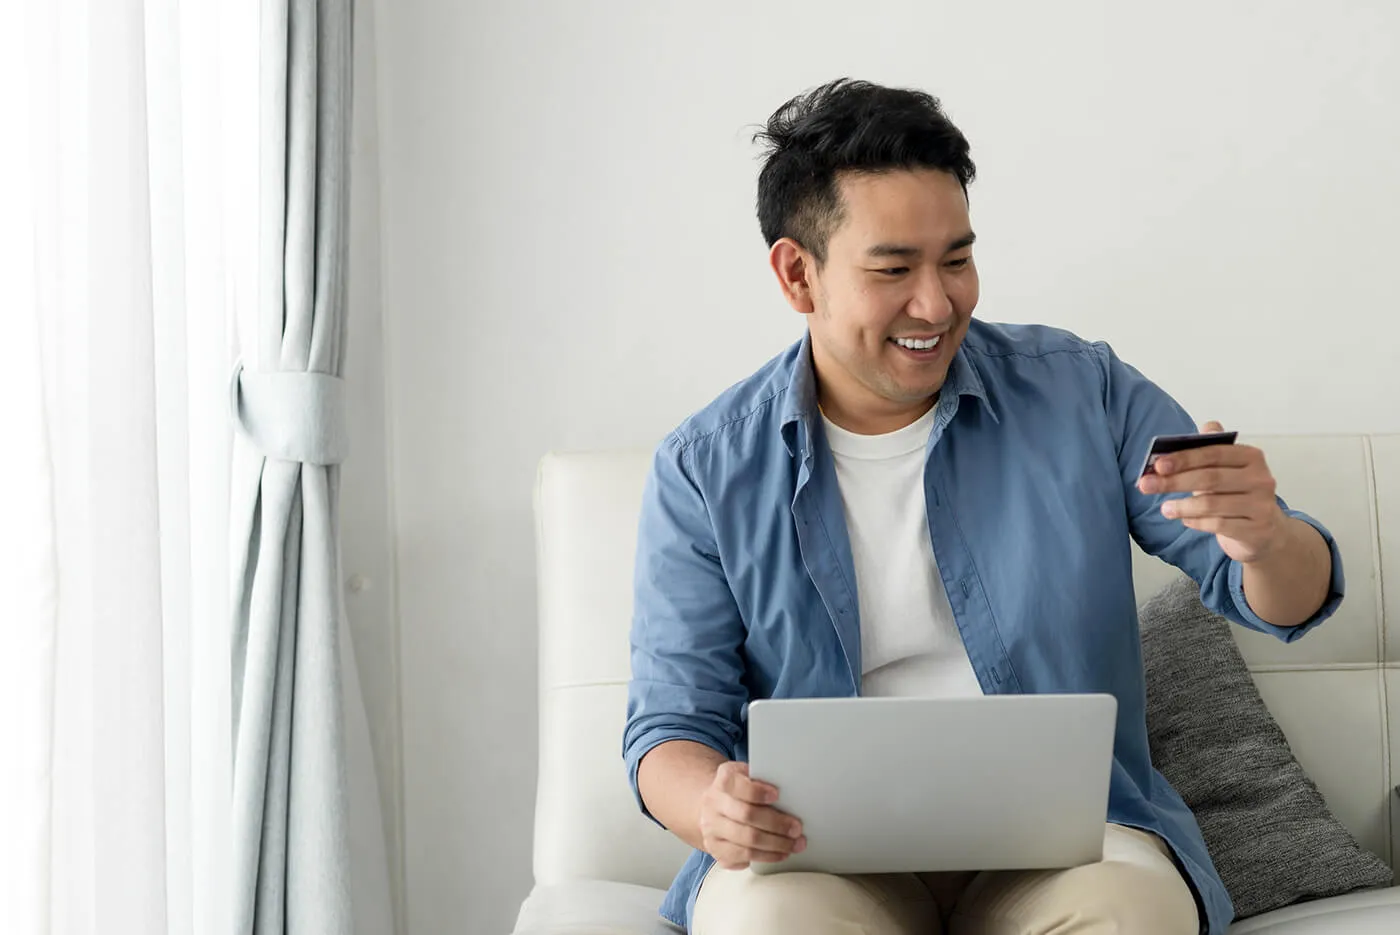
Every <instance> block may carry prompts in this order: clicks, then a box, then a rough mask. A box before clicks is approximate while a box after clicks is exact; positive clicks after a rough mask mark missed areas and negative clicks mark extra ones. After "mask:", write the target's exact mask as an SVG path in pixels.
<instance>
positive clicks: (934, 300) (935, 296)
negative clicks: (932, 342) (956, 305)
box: [908, 275, 953, 324]
mask: <svg viewBox="0 0 1400 935" xmlns="http://www.w3.org/2000/svg"><path fill="white" fill-rule="evenodd" d="M908 312H909V316H910V317H911V318H917V319H918V320H920V321H927V322H930V323H932V324H941V323H943V322H945V321H947V320H948V319H950V318H952V317H953V300H952V299H950V298H948V293H947V291H946V290H945V289H944V288H943V283H942V282H940V281H939V279H938V277H937V276H936V275H935V276H933V277H932V278H931V281H928V282H924V283H921V284H920V286H919V289H918V291H917V292H915V294H914V298H913V299H912V300H910V302H909V307H908Z"/></svg>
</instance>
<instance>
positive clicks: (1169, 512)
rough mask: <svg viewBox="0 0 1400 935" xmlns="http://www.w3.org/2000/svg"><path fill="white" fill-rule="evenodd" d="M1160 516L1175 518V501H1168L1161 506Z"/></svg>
mask: <svg viewBox="0 0 1400 935" xmlns="http://www.w3.org/2000/svg"><path fill="white" fill-rule="evenodd" d="M1162 515H1163V516H1175V515H1176V501H1175V500H1168V501H1167V502H1166V503H1164V504H1162Z"/></svg>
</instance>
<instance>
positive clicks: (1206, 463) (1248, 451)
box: [1153, 445, 1264, 475]
mask: <svg viewBox="0 0 1400 935" xmlns="http://www.w3.org/2000/svg"><path fill="white" fill-rule="evenodd" d="M1263 460H1264V452H1262V451H1260V450H1259V449H1258V448H1255V447H1254V446H1253V445H1207V446H1206V447H1204V448H1192V449H1190V450H1188V451H1173V452H1172V453H1171V454H1165V455H1162V456H1161V457H1160V458H1158V459H1157V460H1156V461H1155V462H1153V470H1155V471H1156V472H1157V473H1158V474H1164V475H1165V474H1176V473H1179V472H1181V471H1194V470H1197V469H1199V468H1206V467H1235V468H1240V467H1248V466H1249V465H1250V464H1253V463H1254V462H1255V461H1259V462H1262V461H1263Z"/></svg>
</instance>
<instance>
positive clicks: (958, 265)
mask: <svg viewBox="0 0 1400 935" xmlns="http://www.w3.org/2000/svg"><path fill="white" fill-rule="evenodd" d="M971 262H972V257H970V256H965V257H963V258H962V259H960V260H950V261H948V265H949V266H950V267H952V268H953V269H962V268H963V267H964V266H966V265H967V264H969V263H971Z"/></svg>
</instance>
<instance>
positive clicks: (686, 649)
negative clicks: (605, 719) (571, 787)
mask: <svg viewBox="0 0 1400 935" xmlns="http://www.w3.org/2000/svg"><path fill="white" fill-rule="evenodd" d="M688 450H689V449H687V448H686V447H685V446H684V445H683V444H682V443H681V441H680V440H679V439H678V438H677V437H675V436H672V437H671V438H670V439H668V440H667V441H666V442H664V443H663V444H662V445H661V446H660V447H659V448H658V449H657V452H656V456H655V459H654V460H653V462H652V469H651V474H650V476H649V477H648V479H647V483H646V489H645V493H644V494H643V497H642V509H641V519H640V523H639V527H638V531H637V558H636V573H635V578H634V582H633V612H632V636H631V644H632V649H631V653H632V678H631V681H630V682H629V683H628V690H627V725H626V728H625V729H624V732H623V739H622V755H623V759H624V760H625V761H626V764H627V774H628V779H629V781H630V783H631V785H632V792H633V794H634V795H636V797H637V804H638V806H639V807H640V808H641V810H642V812H643V813H644V814H646V815H647V817H649V818H652V819H653V820H655V817H654V816H652V815H651V813H650V812H649V811H647V808H646V803H645V802H643V801H642V796H641V791H640V789H639V788H638V785H637V768H638V766H639V765H640V763H641V761H642V757H644V756H646V754H647V753H648V752H649V751H651V750H652V749H653V748H655V747H656V746H657V745H659V744H662V743H666V742H667V741H670V740H693V741H695V742H697V743H702V744H705V745H706V746H709V747H711V748H713V749H715V750H717V751H719V752H720V753H721V754H723V755H724V756H726V757H728V758H730V759H733V758H734V753H735V747H736V744H737V743H738V741H739V738H740V736H741V731H742V725H741V722H740V714H741V711H742V710H743V706H744V702H745V701H746V700H747V693H746V691H745V689H744V686H743V662H742V655H741V653H742V646H743V641H744V625H743V620H742V618H741V616H740V614H739V608H738V606H737V604H736V603H735V601H734V595H733V592H732V591H731V590H730V588H729V583H728V581H727V579H726V578H725V575H724V570H723V568H722V566H721V564H720V559H719V554H718V547H717V546H716V541H715V534H714V527H713V524H712V522H711V519H710V514H709V509H708V507H707V506H706V502H705V497H704V495H703V494H702V492H701V489H700V487H699V486H698V485H697V484H696V482H695V479H694V477H693V475H692V472H690V471H688V470H687V464H686V456H687V452H688Z"/></svg>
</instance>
